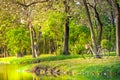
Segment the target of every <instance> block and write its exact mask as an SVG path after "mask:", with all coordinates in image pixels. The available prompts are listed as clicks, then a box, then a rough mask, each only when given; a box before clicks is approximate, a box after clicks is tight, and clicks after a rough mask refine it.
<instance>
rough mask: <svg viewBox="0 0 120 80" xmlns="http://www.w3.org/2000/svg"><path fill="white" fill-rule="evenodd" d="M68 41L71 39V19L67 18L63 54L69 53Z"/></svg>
mask: <svg viewBox="0 0 120 80" xmlns="http://www.w3.org/2000/svg"><path fill="white" fill-rule="evenodd" d="M68 41H69V19H68V18H67V19H66V22H65V26H64V45H63V54H64V55H68V54H69V51H68Z"/></svg>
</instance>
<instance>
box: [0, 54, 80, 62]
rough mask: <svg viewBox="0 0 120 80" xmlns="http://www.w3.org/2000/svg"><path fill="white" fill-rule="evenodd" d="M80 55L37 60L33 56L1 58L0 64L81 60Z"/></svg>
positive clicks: (43, 57)
mask: <svg viewBox="0 0 120 80" xmlns="http://www.w3.org/2000/svg"><path fill="white" fill-rule="evenodd" d="M79 57H81V56H80V55H67V56H65V55H59V56H56V55H40V56H39V57H37V58H32V57H31V56H24V57H21V58H16V57H6V58H0V63H9V64H31V63H37V62H43V61H57V60H64V59H72V58H79Z"/></svg>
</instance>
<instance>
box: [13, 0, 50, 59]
mask: <svg viewBox="0 0 120 80" xmlns="http://www.w3.org/2000/svg"><path fill="white" fill-rule="evenodd" d="M47 1H48V0H43V1H33V2H31V1H30V3H29V2H28V3H29V4H27V3H26V2H24V1H23V2H20V1H16V0H12V2H13V3H15V4H17V5H20V6H21V7H22V9H23V10H24V11H25V16H26V22H27V24H26V25H27V26H28V28H29V31H30V40H31V49H32V57H33V58H34V57H37V56H38V52H37V51H38V45H36V44H37V42H36V39H35V38H36V31H35V29H34V26H33V24H32V19H31V12H32V10H31V7H33V5H35V4H38V3H44V2H47ZM38 41H39V40H38Z"/></svg>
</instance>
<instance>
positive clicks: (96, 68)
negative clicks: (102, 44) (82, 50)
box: [35, 57, 120, 75]
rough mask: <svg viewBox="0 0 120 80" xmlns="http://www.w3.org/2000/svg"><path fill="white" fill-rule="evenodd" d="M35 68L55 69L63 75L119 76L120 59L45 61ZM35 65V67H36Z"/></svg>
mask: <svg viewBox="0 0 120 80" xmlns="http://www.w3.org/2000/svg"><path fill="white" fill-rule="evenodd" d="M36 65H37V66H44V67H46V66H50V67H52V68H54V67H57V68H59V69H60V70H61V72H63V73H67V72H68V73H72V74H93V75H94V74H96V75H117V74H120V70H119V68H120V58H117V57H110V58H108V59H93V58H91V59H83V58H76V59H67V60H58V61H45V62H41V63H39V64H36ZM36 65H35V66H36Z"/></svg>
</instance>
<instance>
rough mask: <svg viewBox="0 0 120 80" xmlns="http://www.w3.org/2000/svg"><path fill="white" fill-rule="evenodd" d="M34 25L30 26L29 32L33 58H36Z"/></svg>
mask: <svg viewBox="0 0 120 80" xmlns="http://www.w3.org/2000/svg"><path fill="white" fill-rule="evenodd" d="M31 27H32V25H31V24H30V25H29V31H30V40H31V50H32V57H33V58H35V51H34V39H33V31H32V28H31Z"/></svg>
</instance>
